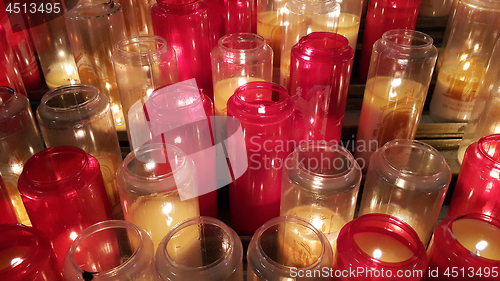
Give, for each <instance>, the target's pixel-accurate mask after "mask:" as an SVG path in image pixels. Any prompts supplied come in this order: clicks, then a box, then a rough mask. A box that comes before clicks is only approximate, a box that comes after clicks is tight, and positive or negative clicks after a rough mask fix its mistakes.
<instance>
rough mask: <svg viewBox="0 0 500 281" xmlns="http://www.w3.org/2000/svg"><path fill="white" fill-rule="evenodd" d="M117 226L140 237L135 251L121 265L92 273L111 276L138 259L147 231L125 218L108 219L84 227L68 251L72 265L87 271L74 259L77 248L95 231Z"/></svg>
mask: <svg viewBox="0 0 500 281" xmlns="http://www.w3.org/2000/svg"><path fill="white" fill-rule="evenodd" d="M117 228H121V229H126V230H127V233H133V234H134V235H137V237H138V239H137V241H138V243H137V245H136V247H135V251H134V252H133V253H132V255H131V256H130V257H129V258H128V259H127V260H125V261H124V262H123V263H121V264H120V265H118V266H116V267H114V268H112V269H109V270H106V271H103V272H97V273H93V272H92V275H95V276H104V277H105V276H109V275H113V274H115V272H116V271H118V270H121V269H123V268H125V267H127V266H128V265H129V264H130V263H132V262H133V261H134V260H135V259H137V258H138V257H137V255H138V254H137V253H138V252H139V251H141V250H142V248H144V241H143V239H144V237H145V236H146V235H147V234H146V232H144V231H143V230H141V229H140V228H139V227H138V226H136V225H135V224H132V223H130V222H128V221H124V220H107V221H102V222H98V223H96V224H94V225H92V226H90V227H88V228H86V229H84V230H83V231H82V232H80V234H79V235H78V236H77V237H76V239H75V240H74V241H73V243H72V244H71V247H70V248H69V251H68V256H69V261H70V263H71V266H72V268H73V269H75V270H77V271H79V272H81V273H82V274H83V273H84V272H86V271H85V270H83V269H82V268H81V267H80V266H79V265H76V263H75V261H74V255H75V252H76V249H77V248H78V246H79V245H80V244H81V243H82V242H83V241H84V240H85V239H86V238H88V237H89V236H91V235H93V234H95V233H98V232H100V231H105V230H109V229H117Z"/></svg>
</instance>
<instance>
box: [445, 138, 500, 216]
mask: <svg viewBox="0 0 500 281" xmlns="http://www.w3.org/2000/svg"><path fill="white" fill-rule="evenodd" d="M499 152H500V135H487V136H484V137H482V138H481V139H480V140H479V141H477V142H475V143H473V144H471V145H470V146H469V147H468V148H467V150H466V151H465V156H464V160H463V162H462V168H461V169H460V173H459V174H458V179H457V183H456V185H455V190H454V191H453V196H452V198H451V202H450V207H449V208H448V212H447V214H446V217H447V219H452V218H456V217H459V216H462V215H465V214H468V213H482V214H486V215H489V216H492V217H494V218H500V154H499Z"/></svg>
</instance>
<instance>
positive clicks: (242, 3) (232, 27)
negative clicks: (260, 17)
mask: <svg viewBox="0 0 500 281" xmlns="http://www.w3.org/2000/svg"><path fill="white" fill-rule="evenodd" d="M255 2H256V1H254V0H224V9H225V10H224V27H225V28H224V29H225V30H224V31H225V32H224V34H226V35H228V34H232V33H255V32H256V30H257V26H256V24H255V23H254V22H253V18H254V13H255V12H256V10H255V4H256V3H255Z"/></svg>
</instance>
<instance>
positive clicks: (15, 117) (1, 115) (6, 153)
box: [0, 87, 44, 225]
mask: <svg viewBox="0 0 500 281" xmlns="http://www.w3.org/2000/svg"><path fill="white" fill-rule="evenodd" d="M43 147H44V146H43V141H42V137H41V135H40V132H39V131H38V128H37V126H36V123H35V119H34V117H33V113H32V112H31V106H30V103H29V101H28V99H27V98H26V96H25V95H20V94H17V93H16V92H15V91H14V90H12V89H11V88H7V87H0V174H1V175H2V178H3V181H4V183H5V186H6V188H7V192H8V193H9V197H10V200H11V201H12V205H13V206H14V209H15V211H16V215H17V217H18V220H19V222H20V223H22V224H26V225H30V221H29V218H28V214H26V210H25V208H24V205H23V202H22V200H21V196H20V194H19V191H18V189H17V181H18V179H19V176H20V175H21V172H22V171H23V167H24V163H26V161H28V159H29V158H30V157H31V156H32V155H33V154H35V153H36V152H38V151H40V150H42V149H43Z"/></svg>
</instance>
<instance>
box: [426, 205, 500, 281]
mask: <svg viewBox="0 0 500 281" xmlns="http://www.w3.org/2000/svg"><path fill="white" fill-rule="evenodd" d="M499 237H500V221H499V220H497V219H495V218H492V217H490V216H487V215H484V214H468V215H465V216H463V217H459V218H455V219H453V220H445V221H442V222H441V223H440V224H438V226H437V227H436V230H435V231H434V236H433V240H432V242H431V244H430V245H429V248H428V249H427V253H428V256H429V265H428V271H427V272H426V274H425V277H424V278H423V279H422V280H454V281H466V280H491V281H493V280H498V277H499V273H498V268H499V267H500V240H499Z"/></svg>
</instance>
